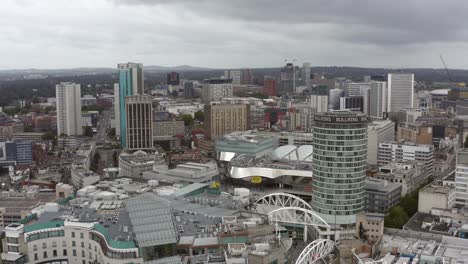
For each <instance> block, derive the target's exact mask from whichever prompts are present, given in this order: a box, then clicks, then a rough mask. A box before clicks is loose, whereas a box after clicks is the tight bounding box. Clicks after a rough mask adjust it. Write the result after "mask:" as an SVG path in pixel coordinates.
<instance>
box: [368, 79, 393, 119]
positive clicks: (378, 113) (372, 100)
mask: <svg viewBox="0 0 468 264" xmlns="http://www.w3.org/2000/svg"><path fill="white" fill-rule="evenodd" d="M387 97H388V91H387V83H386V82H377V81H372V82H371V83H370V96H369V116H371V117H373V118H384V117H385V113H387V112H389V109H388V100H387Z"/></svg>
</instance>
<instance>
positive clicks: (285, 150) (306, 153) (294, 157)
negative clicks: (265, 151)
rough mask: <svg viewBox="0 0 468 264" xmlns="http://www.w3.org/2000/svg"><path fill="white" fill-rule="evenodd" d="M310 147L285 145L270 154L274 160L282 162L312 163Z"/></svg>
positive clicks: (311, 148) (311, 149)
mask: <svg viewBox="0 0 468 264" xmlns="http://www.w3.org/2000/svg"><path fill="white" fill-rule="evenodd" d="M312 152H313V147H312V145H303V146H299V147H298V146H294V145H285V146H281V147H279V148H277V149H275V150H274V151H273V152H272V153H271V158H272V159H274V160H283V161H309V162H312Z"/></svg>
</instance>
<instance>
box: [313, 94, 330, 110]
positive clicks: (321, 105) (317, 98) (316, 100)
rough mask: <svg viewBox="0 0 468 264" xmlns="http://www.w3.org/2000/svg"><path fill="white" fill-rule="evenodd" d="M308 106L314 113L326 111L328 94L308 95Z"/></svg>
mask: <svg viewBox="0 0 468 264" xmlns="http://www.w3.org/2000/svg"><path fill="white" fill-rule="evenodd" d="M310 106H311V107H312V109H313V110H312V111H314V112H316V113H323V112H327V111H328V95H315V94H312V95H311V96H310Z"/></svg>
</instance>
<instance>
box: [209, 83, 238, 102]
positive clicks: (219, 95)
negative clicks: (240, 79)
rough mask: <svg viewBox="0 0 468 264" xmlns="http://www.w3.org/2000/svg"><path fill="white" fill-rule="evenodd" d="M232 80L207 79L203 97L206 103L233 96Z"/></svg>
mask: <svg viewBox="0 0 468 264" xmlns="http://www.w3.org/2000/svg"><path fill="white" fill-rule="evenodd" d="M231 81H232V80H230V79H207V80H205V81H204V83H203V88H202V98H203V102H204V103H205V104H209V103H210V102H213V101H221V99H223V98H224V97H232V83H231Z"/></svg>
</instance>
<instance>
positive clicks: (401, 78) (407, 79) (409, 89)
mask: <svg viewBox="0 0 468 264" xmlns="http://www.w3.org/2000/svg"><path fill="white" fill-rule="evenodd" d="M387 79H388V98H387V100H388V102H387V103H388V105H389V106H390V111H391V112H398V111H399V110H401V109H405V108H413V97H414V74H412V73H389V74H388V78H387Z"/></svg>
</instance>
